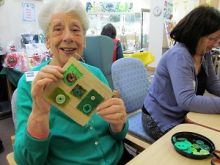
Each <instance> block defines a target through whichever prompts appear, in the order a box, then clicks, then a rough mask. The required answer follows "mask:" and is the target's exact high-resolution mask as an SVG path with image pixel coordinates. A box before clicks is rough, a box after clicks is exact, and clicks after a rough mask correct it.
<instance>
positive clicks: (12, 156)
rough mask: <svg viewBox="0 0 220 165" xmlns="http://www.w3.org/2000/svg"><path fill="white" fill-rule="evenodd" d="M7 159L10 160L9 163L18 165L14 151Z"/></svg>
mask: <svg viewBox="0 0 220 165" xmlns="http://www.w3.org/2000/svg"><path fill="white" fill-rule="evenodd" d="M6 159H7V161H8V165H17V164H16V162H15V160H14V153H13V152H11V153H9V154H8V155H7V157H6Z"/></svg>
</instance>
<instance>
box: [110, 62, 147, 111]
mask: <svg viewBox="0 0 220 165" xmlns="http://www.w3.org/2000/svg"><path fill="white" fill-rule="evenodd" d="M111 70H112V80H113V86H114V89H116V90H118V91H119V92H120V96H121V98H122V99H123V100H124V102H125V106H126V109H127V112H128V113H129V112H133V111H135V110H137V109H140V108H141V107H142V106H143V103H144V98H145V96H146V94H147V91H148V86H149V81H148V75H147V70H146V68H145V67H144V64H143V63H142V62H141V61H140V60H139V59H135V58H122V59H119V60H117V61H115V62H114V63H113V64H112V68H111Z"/></svg>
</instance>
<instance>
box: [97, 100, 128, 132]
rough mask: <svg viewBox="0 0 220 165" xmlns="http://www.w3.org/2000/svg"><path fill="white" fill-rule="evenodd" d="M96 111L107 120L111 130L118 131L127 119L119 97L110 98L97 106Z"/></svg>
mask: <svg viewBox="0 0 220 165" xmlns="http://www.w3.org/2000/svg"><path fill="white" fill-rule="evenodd" d="M97 113H98V114H99V115H100V116H101V117H102V118H103V119H104V120H105V121H107V122H108V123H109V124H110V126H111V129H112V131H113V132H115V133H117V132H120V131H121V130H122V129H123V127H124V124H125V122H126V120H127V114H126V109H125V105H124V102H123V100H122V99H120V98H110V99H108V100H106V101H104V102H102V103H101V104H100V105H99V106H98V107H97Z"/></svg>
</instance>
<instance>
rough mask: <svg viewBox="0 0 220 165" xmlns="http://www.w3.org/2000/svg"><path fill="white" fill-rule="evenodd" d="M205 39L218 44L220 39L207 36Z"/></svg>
mask: <svg viewBox="0 0 220 165" xmlns="http://www.w3.org/2000/svg"><path fill="white" fill-rule="evenodd" d="M207 38H208V40H209V41H210V42H220V38H219V37H211V36H208V37H207Z"/></svg>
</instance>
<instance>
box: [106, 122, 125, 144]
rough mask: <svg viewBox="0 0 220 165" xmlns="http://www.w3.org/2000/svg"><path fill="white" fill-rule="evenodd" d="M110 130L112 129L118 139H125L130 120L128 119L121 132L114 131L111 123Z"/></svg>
mask: <svg viewBox="0 0 220 165" xmlns="http://www.w3.org/2000/svg"><path fill="white" fill-rule="evenodd" d="M109 130H110V133H111V135H112V136H113V137H114V138H115V139H117V140H123V139H124V138H125V136H126V134H127V132H128V120H127V121H126V123H125V125H124V128H123V129H122V130H121V132H119V133H114V132H112V130H111V127H110V125H109Z"/></svg>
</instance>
